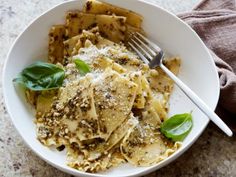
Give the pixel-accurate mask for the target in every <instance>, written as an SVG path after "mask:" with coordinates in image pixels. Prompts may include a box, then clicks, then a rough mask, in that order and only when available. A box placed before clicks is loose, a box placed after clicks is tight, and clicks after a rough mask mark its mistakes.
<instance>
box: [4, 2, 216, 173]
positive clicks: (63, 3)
mask: <svg viewBox="0 0 236 177" xmlns="http://www.w3.org/2000/svg"><path fill="white" fill-rule="evenodd" d="M78 1H79V0H69V1H66V2H61V3H59V4H57V5H54V6H53V7H51V8H49V9H48V10H46V11H44V12H43V13H41V14H40V15H38V16H37V17H36V18H34V19H33V20H31V22H30V23H29V24H28V25H26V27H25V28H24V29H23V30H22V31H21V32H20V33H19V35H18V36H17V38H16V39H15V40H14V42H13V43H12V45H11V47H10V49H9V51H8V53H7V56H6V59H5V61H4V64H3V69H2V93H3V103H4V105H5V107H6V110H7V113H8V114H9V117H10V119H11V122H12V123H13V125H14V127H15V129H16V130H17V132H18V134H19V135H20V136H21V138H22V139H23V141H24V143H25V144H26V145H27V146H28V148H30V149H31V150H32V151H33V152H34V153H35V154H36V155H37V156H38V157H40V158H41V159H43V160H44V161H46V162H47V163H49V164H50V165H52V166H53V167H56V168H57V169H59V170H61V171H64V172H66V173H69V174H72V173H73V175H84V176H90V177H105V176H108V175H107V174H104V175H103V174H96V173H87V172H83V171H79V170H75V169H73V168H70V167H69V168H65V167H63V166H61V165H58V164H57V163H55V162H53V160H48V159H46V158H45V157H44V156H43V155H42V154H41V153H39V152H38V151H37V150H36V149H34V148H33V147H31V145H30V144H29V143H28V142H27V140H26V139H25V138H24V136H23V135H22V134H21V132H20V131H19V130H18V128H17V126H16V125H15V122H14V120H13V118H12V117H13V115H12V113H11V112H10V105H9V104H8V100H7V97H6V96H5V95H6V92H7V91H6V86H5V75H6V70H7V64H8V61H9V57H10V54H11V52H12V50H13V48H14V46H15V44H16V43H17V41H18V40H19V38H20V37H21V36H22V34H23V33H24V32H25V31H26V30H27V29H28V28H29V27H30V26H31V25H33V23H35V22H36V21H37V20H38V19H39V18H40V17H42V16H44V15H45V14H47V13H48V12H50V11H52V10H53V9H55V8H57V7H59V6H63V5H65V4H68V3H72V2H78ZM101 1H104V0H101ZM105 1H106V0H105ZM133 1H139V2H141V3H144V4H147V5H150V6H154V7H155V8H157V9H158V10H161V11H163V12H164V13H167V14H169V15H171V16H172V17H173V18H175V20H177V21H179V22H180V23H182V25H184V26H185V28H188V30H191V32H192V34H193V35H195V37H197V39H198V41H199V42H200V43H201V45H202V47H203V48H204V50H205V51H206V52H207V55H208V58H209V59H210V62H211V64H212V65H213V66H214V75H215V76H216V78H217V79H216V80H215V82H216V84H217V86H218V87H217V88H215V89H217V90H216V92H217V95H216V97H215V100H216V101H215V103H214V104H213V105H212V106H211V107H212V109H214V110H215V108H216V106H217V103H218V100H219V96H220V82H219V77H218V72H217V67H216V65H215V63H214V60H213V57H212V55H211V53H210V51H209V49H208V48H207V47H206V45H205V44H204V42H203V41H202V39H201V38H200V37H199V36H198V34H197V33H196V32H195V31H194V30H193V29H192V28H191V27H190V26H189V25H188V24H187V23H186V22H184V21H183V20H182V19H180V18H179V17H177V16H176V15H175V14H174V13H172V12H170V11H168V10H166V9H164V8H163V7H160V6H159V5H157V4H154V3H153V2H149V1H145V0H132V1H130V2H131V3H132V2H133ZM212 69H213V68H212ZM209 121H210V120H209V119H208V120H206V125H205V126H204V127H203V128H202V131H200V132H199V133H198V134H196V136H195V137H194V138H193V140H192V141H191V142H190V143H189V144H188V145H186V147H185V148H183V149H181V151H180V152H179V153H178V154H177V156H175V158H174V159H173V160H172V161H174V160H175V159H176V158H178V157H179V156H181V155H182V154H183V153H184V152H185V151H186V150H188V149H189V148H190V147H191V146H192V144H193V143H194V142H195V141H196V140H197V139H198V137H199V136H200V135H201V134H202V133H203V131H204V130H205V128H206V127H207V125H208V123H209ZM172 161H171V162H172ZM169 163H170V162H168V163H166V164H161V165H160V166H159V167H158V164H156V165H154V166H151V167H149V168H148V169H146V170H144V171H142V172H139V173H135V172H132V174H130V175H128V176H136V175H144V174H148V173H151V172H153V171H155V170H158V169H160V168H162V167H164V166H166V165H168V164H169ZM157 167H158V168H157Z"/></svg>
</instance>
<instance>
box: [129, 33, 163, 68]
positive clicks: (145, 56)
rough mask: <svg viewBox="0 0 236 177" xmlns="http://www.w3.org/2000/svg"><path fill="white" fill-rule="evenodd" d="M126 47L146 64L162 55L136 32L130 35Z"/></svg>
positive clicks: (158, 49) (154, 45)
mask: <svg viewBox="0 0 236 177" xmlns="http://www.w3.org/2000/svg"><path fill="white" fill-rule="evenodd" d="M128 45H129V46H130V47H131V48H132V49H133V50H134V51H135V52H136V53H137V54H138V55H139V56H140V58H141V59H142V60H143V61H144V63H146V64H149V63H150V62H151V61H152V60H153V59H154V58H155V57H156V56H157V55H158V54H159V53H162V50H161V49H160V48H159V47H158V46H157V45H156V44H154V43H153V42H152V41H150V40H149V39H147V38H146V37H145V36H143V35H142V34H140V33H138V32H135V33H132V34H131V36H130V38H129V41H128Z"/></svg>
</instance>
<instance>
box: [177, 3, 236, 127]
mask: <svg viewBox="0 0 236 177" xmlns="http://www.w3.org/2000/svg"><path fill="white" fill-rule="evenodd" d="M178 16H179V17H180V18H181V19H182V20H184V21H185V22H186V23H188V24H189V25H190V26H191V27H192V28H193V29H194V30H195V31H196V32H197V34H198V35H199V36H200V37H201V39H202V40H203V42H204V43H205V44H206V46H207V47H208V48H209V50H210V52H211V54H212V56H213V58H214V61H215V64H216V66H217V69H218V74H219V79H220V99H219V102H218V105H217V109H216V112H217V114H218V115H219V116H220V117H221V118H222V119H223V120H224V121H225V122H226V123H227V124H228V125H229V126H230V127H231V128H232V129H233V130H234V131H235V132H236V74H235V73H236V2H235V0H203V1H202V2H201V3H200V4H198V5H197V6H196V7H195V8H194V9H193V11H191V12H187V13H183V14H179V15H178ZM209 83H210V82H209Z"/></svg>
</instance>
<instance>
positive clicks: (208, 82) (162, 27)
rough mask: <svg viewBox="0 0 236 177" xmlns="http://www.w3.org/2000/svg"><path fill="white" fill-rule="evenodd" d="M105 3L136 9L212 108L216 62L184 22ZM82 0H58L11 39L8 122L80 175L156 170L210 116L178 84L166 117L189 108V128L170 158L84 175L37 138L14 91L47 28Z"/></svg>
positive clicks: (145, 6)
mask: <svg viewBox="0 0 236 177" xmlns="http://www.w3.org/2000/svg"><path fill="white" fill-rule="evenodd" d="M106 1H107V2H109V3H112V4H114V5H118V6H120V7H124V8H127V9H130V10H133V11H135V12H138V13H140V14H141V15H142V16H143V17H144V23H143V28H144V29H145V31H146V32H147V34H148V36H149V38H150V39H152V40H154V41H156V42H157V43H158V44H159V45H160V46H161V47H162V48H163V49H165V51H167V52H168V53H169V54H171V55H174V56H176V55H177V56H180V57H181V58H182V65H181V69H180V74H179V77H180V78H181V79H182V80H183V81H184V82H185V83H186V84H187V85H188V86H189V87H190V88H191V89H192V90H193V91H195V92H196V93H197V94H198V95H199V96H200V97H201V98H202V99H203V100H204V101H205V102H206V103H207V104H208V105H209V106H210V107H211V108H212V109H214V108H215V106H216V104H217V101H218V97H219V80H218V75H217V71H216V67H215V64H214V62H213V59H212V57H211V55H210V54H209V52H208V50H207V48H206V47H205V45H204V44H203V42H202V41H201V40H200V38H199V37H198V36H197V34H196V33H195V32H194V31H193V30H192V29H191V28H190V27H189V26H188V25H187V24H185V23H184V22H183V21H181V20H180V19H179V18H177V17H176V16H175V15H173V14H171V13H169V12H167V11H166V10H164V9H162V8H160V7H158V6H156V5H153V4H150V3H147V2H142V1H137V0H129V1H116V0H106ZM84 2H85V0H80V1H70V2H65V3H63V4H60V5H58V6H56V7H54V8H52V9H50V10H49V11H47V12H46V13H44V14H43V15H41V16H40V17H38V18H37V19H35V20H34V21H33V22H32V23H31V24H30V25H29V26H28V27H27V28H26V29H25V30H24V31H23V33H22V34H21V35H20V36H19V37H18V38H17V39H16V41H15V43H14V44H13V46H12V48H11V50H10V52H9V54H8V58H7V60H6V63H5V66H4V71H3V94H4V100H5V104H6V107H7V110H8V113H9V114H10V117H11V119H12V122H13V124H14V125H15V127H16V129H17V130H18V131H19V133H20V135H21V136H22V138H23V139H24V141H25V142H26V144H27V145H28V146H29V147H30V148H31V149H32V150H33V151H34V152H35V153H36V154H37V155H38V156H39V157H41V158H42V159H44V160H45V161H47V162H48V163H50V164H51V165H53V166H54V167H57V168H58V169H60V170H62V171H65V172H67V173H70V174H73V175H81V176H111V175H112V176H136V175H144V174H147V173H150V172H152V171H154V170H157V169H159V168H161V167H163V166H165V165H167V164H168V163H170V162H171V161H173V160H174V159H176V158H177V157H179V156H180V155H181V154H182V153H183V152H185V151H186V150H187V149H188V148H189V147H190V146H191V145H192V144H193V143H194V142H195V141H196V139H197V138H198V137H199V135H200V134H201V133H202V132H203V130H204V129H205V127H206V126H207V124H208V122H209V120H208V118H207V117H206V116H205V115H204V114H203V113H201V112H200V111H199V110H198V109H197V108H196V107H195V106H194V105H193V104H192V103H191V101H189V99H188V98H187V97H186V96H185V95H184V94H183V93H182V92H181V91H180V90H179V89H177V88H175V89H174V92H173V95H172V96H171V100H170V113H169V114H170V115H172V114H177V113H183V112H190V111H191V110H193V119H194V120H193V122H194V126H193V128H192V131H191V132H190V134H189V135H188V136H187V138H186V139H185V140H184V142H183V146H182V147H181V148H180V149H179V150H178V151H177V152H176V153H174V154H173V155H171V156H170V157H169V158H167V159H165V160H164V161H162V162H160V163H159V164H157V165H154V166H151V167H134V166H131V165H129V164H124V165H121V166H119V167H117V168H114V169H110V170H109V171H106V172H104V173H96V174H90V173H84V172H80V171H78V170H75V169H72V168H70V167H68V166H66V164H65V154H64V153H63V152H58V151H55V150H51V149H49V148H47V147H45V146H43V145H42V144H40V142H39V141H38V140H37V139H36V133H35V132H36V131H35V125H34V123H33V119H34V115H33V114H32V109H30V106H29V105H28V104H27V103H26V101H25V98H24V94H23V92H22V91H21V90H17V89H16V88H15V87H14V86H13V83H12V79H13V78H14V77H16V75H17V74H18V73H19V72H20V71H21V70H22V69H23V68H25V67H26V66H27V65H29V64H31V63H32V62H33V61H34V60H41V59H46V55H47V44H48V31H49V28H50V26H51V25H53V24H60V23H64V16H65V12H66V11H68V10H71V9H78V8H79V9H81V8H82V5H83V4H84Z"/></svg>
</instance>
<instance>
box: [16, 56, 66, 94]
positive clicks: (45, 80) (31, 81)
mask: <svg viewBox="0 0 236 177" xmlns="http://www.w3.org/2000/svg"><path fill="white" fill-rule="evenodd" d="M64 78H65V72H64V70H63V69H62V68H60V67H59V66H57V65H54V64H50V63H45V62H41V61H37V62H35V63H33V64H31V65H29V66H28V67H26V68H25V69H24V70H23V71H22V72H21V73H20V74H19V75H18V77H17V78H15V79H13V82H15V83H19V84H22V85H23V86H24V87H26V88H28V89H30V90H34V91H42V90H51V89H57V88H59V87H61V86H62V83H63V80H64Z"/></svg>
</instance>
